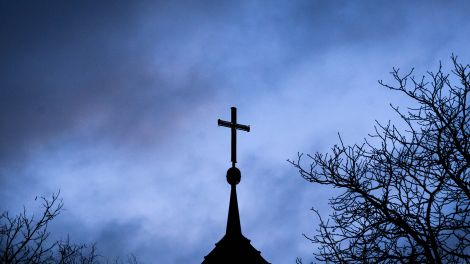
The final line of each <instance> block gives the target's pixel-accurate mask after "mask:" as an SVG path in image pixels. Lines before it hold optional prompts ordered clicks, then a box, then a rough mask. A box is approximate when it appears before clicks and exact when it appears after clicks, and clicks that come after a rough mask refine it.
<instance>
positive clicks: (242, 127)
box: [217, 119, 250, 132]
mask: <svg viewBox="0 0 470 264" xmlns="http://www.w3.org/2000/svg"><path fill="white" fill-rule="evenodd" d="M217 124H218V125H219V126H223V127H230V128H232V127H233V123H232V122H227V121H224V120H221V119H219V120H217ZM235 128H236V129H239V130H243V131H246V132H250V126H247V125H240V124H235Z"/></svg>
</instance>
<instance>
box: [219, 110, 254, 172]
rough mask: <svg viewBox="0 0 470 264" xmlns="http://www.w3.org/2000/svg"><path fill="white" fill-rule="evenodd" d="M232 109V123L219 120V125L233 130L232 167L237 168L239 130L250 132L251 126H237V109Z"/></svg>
mask: <svg viewBox="0 0 470 264" xmlns="http://www.w3.org/2000/svg"><path fill="white" fill-rule="evenodd" d="M230 109H231V110H232V120H231V122H227V121H224V120H220V119H219V120H218V122H217V124H218V125H219V126H224V127H229V128H231V130H232V167H235V163H237V129H239V130H243V131H246V132H250V126H247V125H241V124H237V108H236V107H231V108H230Z"/></svg>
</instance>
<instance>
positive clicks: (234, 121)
mask: <svg viewBox="0 0 470 264" xmlns="http://www.w3.org/2000/svg"><path fill="white" fill-rule="evenodd" d="M230 111H231V114H232V120H231V121H232V127H231V130H232V167H235V163H237V128H236V127H235V125H236V124H237V108H235V107H231V108H230Z"/></svg>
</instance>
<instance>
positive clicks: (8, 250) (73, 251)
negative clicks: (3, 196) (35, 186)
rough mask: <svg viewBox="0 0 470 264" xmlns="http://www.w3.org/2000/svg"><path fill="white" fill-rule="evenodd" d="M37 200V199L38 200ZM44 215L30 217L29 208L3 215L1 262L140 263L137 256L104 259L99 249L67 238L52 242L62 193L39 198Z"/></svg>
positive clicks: (53, 263)
mask: <svg viewBox="0 0 470 264" xmlns="http://www.w3.org/2000/svg"><path fill="white" fill-rule="evenodd" d="M37 199H38V198H37V197H36V200H37ZM39 200H40V201H41V203H42V208H43V210H42V213H41V215H40V216H39V217H38V218H35V217H34V215H33V216H28V214H27V212H26V208H24V207H23V211H22V212H21V213H20V214H19V215H16V216H10V215H9V214H8V212H4V213H2V214H1V215H0V263H2V264H3V263H4V264H21V263H28V264H99V263H102V262H104V263H115V264H124V263H129V264H137V263H138V261H137V259H136V257H135V256H133V255H132V256H131V257H129V258H128V260H127V261H120V260H119V259H116V260H115V261H112V262H111V261H109V260H106V259H105V260H104V261H100V259H101V260H103V258H102V257H100V256H99V255H98V253H97V249H96V246H95V245H94V244H92V245H86V244H74V243H71V242H70V240H69V238H68V237H67V239H66V240H64V241H60V240H59V241H52V242H51V241H50V240H49V236H50V232H49V231H48V225H49V224H50V223H51V221H52V220H53V219H55V218H56V217H57V216H58V215H59V214H60V213H61V211H62V209H63V202H62V200H61V199H59V193H57V194H53V195H52V197H51V198H50V199H47V198H45V197H40V198H39Z"/></svg>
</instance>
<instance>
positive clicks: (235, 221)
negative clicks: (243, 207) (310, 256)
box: [202, 167, 269, 264]
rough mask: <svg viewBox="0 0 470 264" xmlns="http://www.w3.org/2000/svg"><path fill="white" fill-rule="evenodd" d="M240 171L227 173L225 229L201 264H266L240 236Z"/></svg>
mask: <svg viewBox="0 0 470 264" xmlns="http://www.w3.org/2000/svg"><path fill="white" fill-rule="evenodd" d="M240 178H241V174H240V170H238V169H237V168H236V167H232V168H230V169H229V170H228V171H227V181H228V182H229V183H230V188H231V191H230V204H229V209H228V219H227V229H226V231H225V236H224V237H223V238H222V239H221V240H220V241H219V242H217V243H216V244H215V248H214V249H213V250H212V251H211V252H210V253H209V254H208V255H207V256H205V257H204V261H203V262H202V263H203V264H211V263H217V264H221V263H250V264H258V263H259V264H266V263H269V262H267V261H266V260H265V259H264V258H263V257H262V256H261V252H260V251H258V250H256V249H255V248H254V247H253V246H252V245H251V244H250V240H249V239H247V238H246V237H245V236H243V234H242V230H241V225H240V215H239V212H238V201H237V187H236V185H237V184H238V183H239V182H240Z"/></svg>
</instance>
